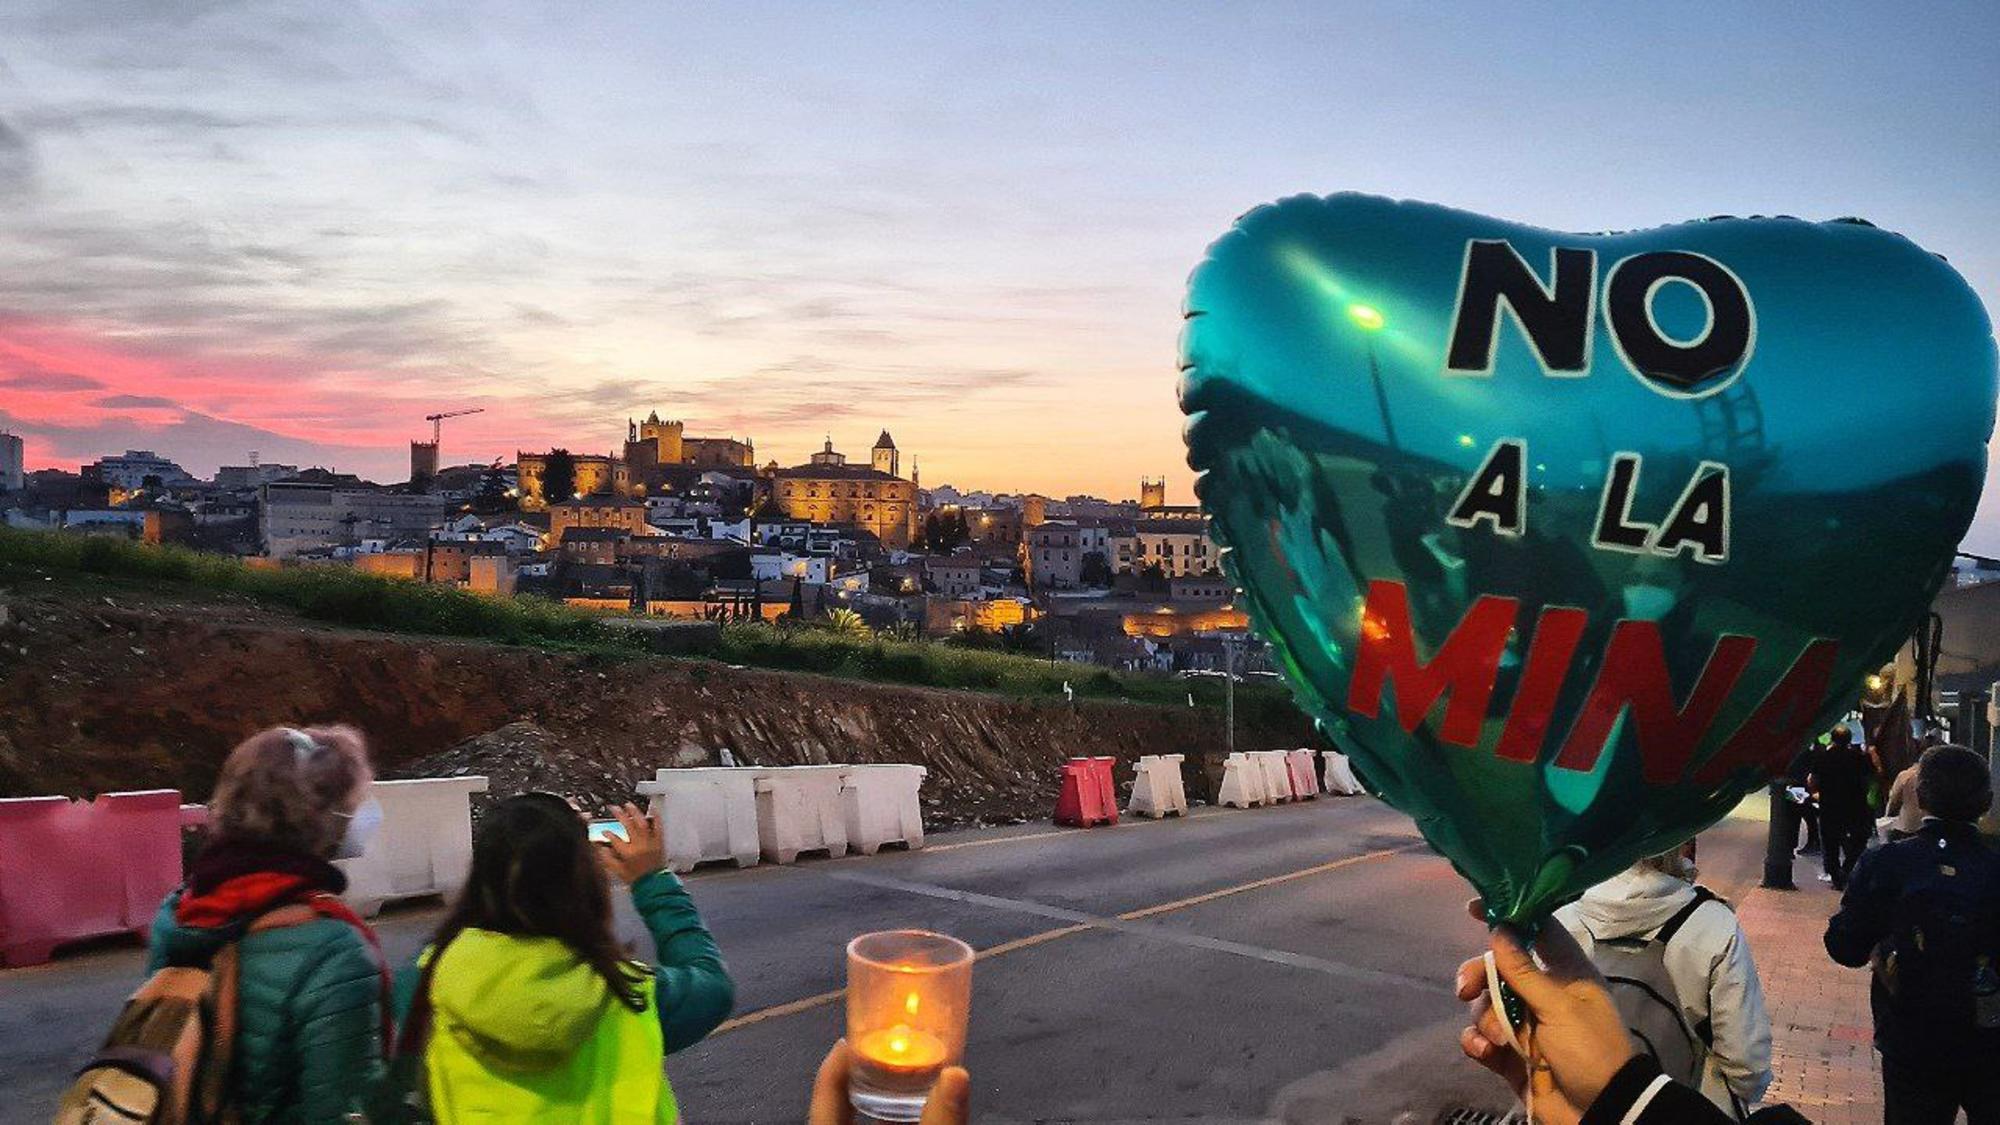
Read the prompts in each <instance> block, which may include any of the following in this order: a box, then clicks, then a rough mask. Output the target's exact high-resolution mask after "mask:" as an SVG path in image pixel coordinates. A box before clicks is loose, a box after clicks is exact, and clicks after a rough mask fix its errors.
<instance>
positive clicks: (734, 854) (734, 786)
mask: <svg viewBox="0 0 2000 1125" xmlns="http://www.w3.org/2000/svg"><path fill="white" fill-rule="evenodd" d="M639 792H640V793H641V794H643V795H645V796H646V797H648V798H650V801H649V806H648V807H649V809H650V811H651V812H652V814H653V816H654V817H656V818H658V820H659V822H660V825H661V826H662V827H663V828H664V829H665V830H666V833H667V866H669V867H671V868H673V869H674V870H675V871H677V872H681V873H683V874H684V873H686V872H689V871H692V870H694V866H695V864H697V863H715V862H719V861H721V860H729V861H731V862H733V863H735V864H736V866H738V867H753V866H755V865H756V863H757V855H758V851H759V846H758V842H757V771H756V770H754V769H732V768H729V767H727V766H703V767H700V768H697V769H682V770H660V771H659V772H658V773H656V774H655V775H654V776H653V780H651V781H645V782H641V783H640V784H639Z"/></svg>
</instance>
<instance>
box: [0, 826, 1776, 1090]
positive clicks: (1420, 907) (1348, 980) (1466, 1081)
mask: <svg viewBox="0 0 2000 1125" xmlns="http://www.w3.org/2000/svg"><path fill="white" fill-rule="evenodd" d="M1756 848H1757V839H1756V838H1755V835H1754V833H1753V832H1752V831H1751V830H1750V827H1749V826H1735V827H1724V828H1722V829H1718V830H1717V831H1716V832H1713V833H1711V834H1709V835H1707V836H1704V838H1703V855H1702V859H1703V861H1704V881H1705V882H1707V883H1709V884H1710V885H1711V886H1715V887H1716V888H1717V889H1718V890H1721V891H1723V892H1724V893H1725V894H1728V893H1731V892H1733V891H1736V890H1739V889H1740V884H1741V883H1742V882H1743V881H1744V880H1745V879H1748V878H1754V875H1755V870H1756V869H1755V860H1756V857H1757V854H1758V853H1757V851H1756ZM690 886H691V887H692V889H693V893H694V896H695V899H696V901H697V902H698V903H699V905H700V907H701V910H702V913H703V915H704V916H705V917H706V918H707V920H708V922H709V924H710V926H711V928H712V929H713V930H714V931H715V934H716V937H717V940H718V941H719V942H720V943H721V945H722V948H723V952H724V954H725V955H726V956H727V957H728V959H729V963H730V967H731V969H732V971H733V972H734V974H735V976H736V979H737V983H738V992H737V1015H736V1017H735V1018H733V1019H732V1020H731V1021H730V1022H729V1023H728V1024H725V1025H724V1026H723V1028H722V1029H721V1030H719V1031H718V1032H717V1033H716V1034H714V1035H712V1036H711V1037H710V1038H709V1039H708V1040H707V1041H705V1042H703V1043H702V1044H700V1045H698V1046H696V1047H694V1048H692V1049H690V1050H688V1051H685V1052H683V1053H681V1054H679V1055H676V1056H674V1057H673V1058H672V1059H671V1060H670V1062H669V1065H668V1072H669V1074H670V1075H671V1076H672V1079H673V1082H674V1086H675V1089H676V1091H677V1093H678V1094H679V1096H680V1099H681V1105H682V1108H683V1111H684V1113H685V1116H686V1117H687V1119H688V1120H691V1121H696V1122H704V1123H709V1122H777V1121H798V1120H800V1119H801V1118H802V1117H803V1114H804V1109H805V1105H806V1097H807V1093H808V1090H809V1087H810V1085H811V1077H812V1073H813V1070H814V1068H815V1066H816V1065H817V1062H818V1060H819V1058H820V1056H821V1055H822V1054H823V1053H824V1052H825V1050H826V1047H827V1045H828V1044H830V1043H831V1042H832V1041H833V1040H834V1039H835V1038H836V1037H837V1036H839V1034H840V1033H841V1025H842V1018H843V1012H842V1008H841V1005H840V1004H839V1002H838V991H837V990H838V989H839V988H840V987H841V984H842V980H843V977H844V973H845V966H844V963H843V960H842V957H843V949H844V946H845V943H846V941H847V939H848V938H849V937H851V936H853V935H854V934H856V933H861V932H865V931H868V930H876V929H889V928H900V927H920V928H926V929H936V930H942V931H944V932H947V933H951V934H954V935H956V936H958V937H960V938H963V939H964V940H965V941H967V942H969V943H970V944H971V945H972V946H973V947H974V948H975V949H978V950H981V951H982V955H981V959H980V961H979V964H978V965H977V967H976V969H975V970H974V1004H973V1009H974V1014H973V1017H972V1025H971V1030H970V1038H969V1042H968V1047H967V1064H968V1065H969V1066H970V1068H971V1070H972V1074H973V1090H974V1108H975V1112H976V1116H977V1117H978V1118H979V1119H981V1120H983V1121H1050V1120H1080V1121H1131V1120H1142V1119H1160V1118H1181V1119H1200V1120H1206V1121H1227V1120H1269V1119H1273V1118H1277V1119H1282V1120H1287V1121H1297V1122H1322V1121H1324V1122H1338V1121H1387V1120H1390V1119H1392V1118H1394V1117H1395V1116H1397V1115H1398V1114H1400V1113H1402V1112H1406V1111H1415V1112H1417V1113H1418V1114H1420V1115H1421V1116H1420V1118H1419V1119H1420V1120H1424V1121H1429V1120H1433V1119H1434V1118H1435V1115H1436V1113H1437V1112H1438V1111H1439V1110H1441V1109H1444V1108H1447V1107H1452V1106H1473V1107H1481V1108H1487V1107H1490V1108H1499V1107H1501V1105H1502V1104H1503V1101H1504V1096H1503V1095H1502V1094H1501V1092H1500V1091H1499V1089H1498V1086H1497V1083H1495V1082H1493V1081H1492V1080H1491V1079H1490V1078H1488V1076H1486V1075H1485V1074H1484V1072H1482V1071H1480V1070H1478V1069H1477V1068H1476V1067H1474V1066H1473V1065H1472V1064H1470V1063H1468V1062H1466V1061H1465V1060H1464V1059H1463V1058H1461V1057H1460V1056H1459V1054H1458V1051H1457V1047H1456V1035H1457V1029H1458V1027H1459V1026H1460V1023H1461V1022H1462V1021H1461V1019H1460V1016H1459V1011H1458V1006H1457V1004H1456V1003H1455V1002H1454V1001H1453V1000H1452V998H1451V996H1450V976H1451V972H1452V969H1453V967H1454V966H1455V965H1456V964H1457V963H1458V960H1459V959H1460V958H1462V957H1465V956H1468V955H1470V953H1471V952H1473V951H1475V950H1476V949H1478V948H1480V947H1481V944H1482V938H1483V931H1482V930H1481V928H1480V927H1479V926H1478V925H1476V924H1475V923H1473V922H1472V921H1471V920H1470V919H1468V918H1467V917H1466V916H1465V914H1464V902H1465V899H1466V897H1467V895H1468V893H1469V892H1468V891H1467V889H1466V887H1465V885H1464V884H1463V883H1462V882H1461V881H1460V880H1459V879H1458V878H1457V876H1456V875H1454V874H1453V873H1452V871H1451V869H1450V867H1449V866H1448V865H1447V864H1445V862H1444V861H1443V860H1441V859H1439V858H1437V857H1436V856H1434V855H1432V854H1431V853H1430V852H1429V851H1428V849H1427V848H1425V846H1424V845H1423V843H1422V841H1421V840H1420V839H1419V838H1418V837H1417V836H1416V834H1415V832H1414V830H1413V829H1412V828H1411V827H1410V825H1409V822H1408V821H1407V820H1406V819H1405V818H1403V817H1402V816H1400V815H1399V814H1396V813H1395V812H1393V811H1391V810H1389V809H1387V808H1384V807H1382V806H1380V805H1378V804H1376V803H1374V802H1372V801H1369V800H1366V799H1364V798H1349V799H1344V800H1343V799H1333V798H1323V799H1321V800H1319V801H1315V802H1312V803H1309V804H1301V805H1291V806H1280V807H1277V808H1272V809H1260V810H1247V811H1216V810H1198V815H1196V816H1194V817H1191V818H1189V819H1187V820H1185V821H1166V822H1160V823H1154V822H1136V823H1135V822H1130V821H1128V822H1126V823H1125V824H1122V825H1120V826H1119V827H1116V828H1099V829H1093V830H1088V831H1085V830H1056V829H1052V828H1051V827H1049V826H1048V825H1046V824H1044V825H1039V826H1026V827H1023V828H1018V829H1010V830H1007V831H1005V832H981V833H965V834H956V835H949V836H935V837H933V838H932V846H931V847H929V848H926V849H924V850H922V851H919V852H913V853H895V852H887V851H885V852H883V853H882V854H880V855H877V856H875V857H873V858H862V857H849V858H846V859H842V860H837V861H818V862H812V861H804V862H801V863H800V864H798V865H797V866H793V867H758V868H752V869H749V870H745V871H734V870H719V871H715V872H712V873H711V872H704V873H702V874H699V875H697V876H696V877H694V878H693V879H692V880H690ZM435 920H436V911H435V910H434V909H422V910H411V911H399V912H392V913H390V914H388V915H386V916H385V917H384V918H383V919H382V920H381V929H382V931H383V935H384V939H385V945H386V946H387V948H388V950H389V952H390V955H391V956H392V957H397V958H401V957H405V956H407V955H409V954H410V953H411V952H412V951H414V949H415V948H416V947H417V946H418V945H420V944H421V942H422V941H423V938H424V937H425V935H426V933H427V932H428V927H429V926H430V925H431V924H433V923H434V922H435ZM139 970H140V956H139V953H138V952H137V951H136V950H134V949H131V948H125V947H120V948H110V949H103V950H97V951H91V952H86V953H83V954H81V955H77V956H72V957H69V958H66V959H64V960H62V961H59V962H57V963H55V964H53V965H50V966H45V967H40V968H32V969H21V970H10V971H5V972H0V1095H4V1096H0V1121H7V1122H12V1121H22V1122H27V1121H42V1120H46V1119H47V1113H48V1107H49V1106H50V1104H51V1103H52V1101H53V1097H54V1093H55V1091H56V1090H57V1089H59V1088H60V1086H61V1084H62V1082H63V1080H64V1078H65V1076H66V1074H67V1073H68V1072H69V1070H70V1069H71V1068H72V1067H73V1066H74V1065H75V1063H76V1061H77V1060H78V1059H79V1058H80V1057H81V1056H83V1055H85V1054H87V1053H88V1050H89V1048H90V1047H91V1046H93V1045H94V1043H95V1041H96V1039H97V1038H98V1037H99V1036H100V1035H101V1034H102V1032H103V1028H104V1026H105V1025H106V1024H107V1023H108V1021H109V1019H110V1017H111V1015H112V1014H113V1013H114V1012H115V1011H116V1008H117V1005H118V1002H119V1000H120V998H121V997H122V996H123V994H124V993H125V992H126V991H128V990H129V989H130V988H131V987H132V985H133V983H134V982H135V981H136V979H137V977H138V973H139Z"/></svg>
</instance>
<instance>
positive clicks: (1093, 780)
mask: <svg viewBox="0 0 2000 1125" xmlns="http://www.w3.org/2000/svg"><path fill="white" fill-rule="evenodd" d="M1055 820H1056V823H1057V824H1068V825H1072V826H1074V827H1077V828H1089V827H1091V826H1092V825H1097V824H1116V823H1118V790H1117V789H1116V788H1114V787H1113V785H1112V783H1111V759H1109V758H1071V759H1070V760H1069V761H1067V762H1064V763H1063V768H1062V791H1061V792H1060V793H1058V794H1057V795H1056V816H1055Z"/></svg>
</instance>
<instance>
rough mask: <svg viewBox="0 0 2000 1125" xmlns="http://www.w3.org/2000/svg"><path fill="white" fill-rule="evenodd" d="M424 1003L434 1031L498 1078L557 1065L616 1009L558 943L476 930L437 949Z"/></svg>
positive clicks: (604, 989)
mask: <svg viewBox="0 0 2000 1125" xmlns="http://www.w3.org/2000/svg"><path fill="white" fill-rule="evenodd" d="M430 997H431V1009H432V1012H433V1013H434V1015H433V1021H434V1022H433V1027H434V1029H435V1032H436V1033H440V1034H448V1035H451V1036H452V1037H453V1038H454V1039H456V1040H457V1041H458V1043H459V1044H460V1045H461V1046H463V1047H464V1048H465V1050H466V1051H467V1052H469V1053H470V1054H472V1055H473V1056H474V1057H475V1058H477V1059H479V1060H480V1062H482V1063H484V1064H486V1065H487V1066H489V1067H491V1068H493V1069H495V1070H501V1071H541V1070H549V1069H552V1068H554V1067H557V1066H560V1065H562V1064H563V1062H564V1061H565V1060H567V1059H568V1058H569V1057H570V1055H571V1054H573V1053H574V1052H575V1051H576V1049H577V1048H578V1047H579V1046H581V1045H582V1044H583V1043H584V1042H585V1041H586V1040H588V1039H589V1038H590V1036H591V1032H592V1030H593V1029H594V1028H595V1027H596V1025H597V1021H598V1020H599V1019H600V1018H601V1017H602V1016H603V1015H604V1009H605V1006H606V1005H607V1004H611V1003H615V1002H616V1001H615V1000H614V999H613V998H612V996H611V989H610V988H609V987H608V986H607V985H606V984H605V983H604V978H603V977H602V976H599V975H598V973H597V971H596V970H595V969H592V968H591V967H590V966H589V965H587V964H585V963H584V962H583V961H582V960H581V959H580V958H578V957H577V955H576V954H575V953H573V952H571V950H570V948H569V946H567V945H564V944H563V943H562V941H561V940H559V939H557V938H547V937H516V936H513V935H511V934H499V933H494V932H492V931H491V930H478V929H472V930H466V931H464V932H463V933H461V934H459V935H458V936H457V937H456V938H454V939H452V942H451V944H450V945H449V946H447V947H446V948H445V951H444V956H443V958H442V960H440V961H439V962H438V966H437V972H436V973H434V974H433V975H432V977H431V990H430Z"/></svg>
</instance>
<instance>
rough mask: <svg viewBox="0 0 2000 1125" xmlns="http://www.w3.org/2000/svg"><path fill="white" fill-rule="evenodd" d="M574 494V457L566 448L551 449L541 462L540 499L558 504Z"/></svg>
mask: <svg viewBox="0 0 2000 1125" xmlns="http://www.w3.org/2000/svg"><path fill="white" fill-rule="evenodd" d="M575 495H576V458H575V457H573V456H571V455H570V451H569V450H567V449H552V450H550V451H549V456H548V459H547V460H546V461H544V462H542V499H543V500H546V501H548V502H549V503H551V504H560V503H562V502H563V501H565V500H567V499H569V498H570V497H572V496H575Z"/></svg>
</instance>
